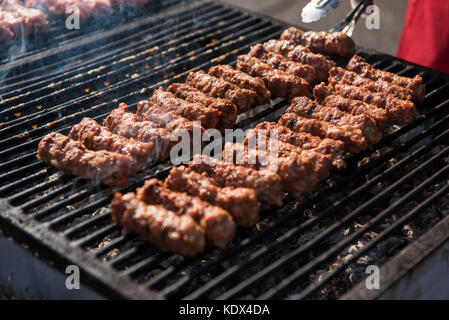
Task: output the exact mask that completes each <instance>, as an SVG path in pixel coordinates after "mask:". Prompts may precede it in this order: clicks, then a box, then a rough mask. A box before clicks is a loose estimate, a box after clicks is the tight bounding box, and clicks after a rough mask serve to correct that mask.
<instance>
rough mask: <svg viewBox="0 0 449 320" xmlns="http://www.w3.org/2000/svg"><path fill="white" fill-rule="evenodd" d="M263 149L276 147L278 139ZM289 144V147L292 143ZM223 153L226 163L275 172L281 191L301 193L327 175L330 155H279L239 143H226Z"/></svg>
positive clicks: (307, 151)
mask: <svg viewBox="0 0 449 320" xmlns="http://www.w3.org/2000/svg"><path fill="white" fill-rule="evenodd" d="M271 143H272V144H273V145H274V144H275V145H276V146H275V147H272V146H271V145H269V146H268V147H267V150H273V149H274V148H278V147H279V144H281V143H279V142H278V141H274V140H270V141H269V144H271ZM292 147H293V146H292ZM223 156H224V159H225V161H226V162H229V163H233V164H239V165H242V166H248V167H250V168H253V169H255V170H268V171H271V172H273V173H276V174H277V175H278V176H279V177H280V178H281V181H282V187H283V189H284V190H285V191H289V192H294V193H302V192H306V191H310V190H312V189H314V188H315V187H316V185H317V184H318V182H320V181H321V180H322V179H324V178H326V177H327V176H328V175H329V165H330V156H327V157H326V156H325V155H322V154H318V153H316V152H313V151H309V150H303V151H302V152H301V154H293V153H290V152H285V151H284V152H283V153H282V154H281V156H278V155H276V154H272V153H270V152H268V151H264V150H260V149H251V148H248V147H246V146H245V145H243V144H240V143H231V142H228V143H226V145H225V149H224V151H223Z"/></svg>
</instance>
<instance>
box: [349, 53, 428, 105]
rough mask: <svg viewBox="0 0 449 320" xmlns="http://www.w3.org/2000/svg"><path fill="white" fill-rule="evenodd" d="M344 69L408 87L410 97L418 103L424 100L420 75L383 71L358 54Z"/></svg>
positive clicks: (423, 88) (424, 88) (424, 87)
mask: <svg viewBox="0 0 449 320" xmlns="http://www.w3.org/2000/svg"><path fill="white" fill-rule="evenodd" d="M346 69H348V70H349V71H354V72H355V73H357V74H359V75H360V76H362V77H365V78H369V79H372V80H384V81H386V82H389V83H394V84H397V85H398V86H401V87H403V88H407V89H410V90H411V91H412V98H413V100H414V101H416V102H418V103H422V102H424V99H425V97H426V86H425V85H424V84H423V81H422V78H421V77H420V76H415V77H414V78H408V77H402V76H399V75H397V74H395V73H392V72H388V71H383V70H379V69H376V68H374V67H373V66H372V65H370V64H369V63H367V62H366V61H365V60H364V59H363V58H362V57H360V56H353V57H352V59H351V60H350V61H349V62H348V65H347V66H346Z"/></svg>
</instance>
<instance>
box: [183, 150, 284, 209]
mask: <svg viewBox="0 0 449 320" xmlns="http://www.w3.org/2000/svg"><path fill="white" fill-rule="evenodd" d="M189 169H191V170H193V171H195V172H198V173H204V172H205V173H206V174H207V175H208V176H209V177H210V178H212V179H214V180H215V181H216V182H217V183H218V184H219V185H220V187H237V188H240V187H241V188H252V189H254V190H255V191H256V193H257V197H258V199H259V201H261V202H262V203H264V204H267V205H276V206H281V205H282V185H281V179H280V177H279V176H278V175H277V174H275V173H273V172H270V171H267V170H262V171H257V170H254V169H251V168H246V167H243V166H236V165H234V164H232V163H226V162H223V161H220V160H217V159H215V158H211V157H208V156H204V155H195V156H194V157H193V160H192V161H191V162H190V164H189Z"/></svg>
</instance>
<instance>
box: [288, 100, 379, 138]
mask: <svg viewBox="0 0 449 320" xmlns="http://www.w3.org/2000/svg"><path fill="white" fill-rule="evenodd" d="M285 113H296V114H297V115H299V116H302V117H306V118H313V119H317V120H321V121H327V122H330V123H333V124H335V125H347V126H350V127H353V128H357V129H360V130H361V131H362V134H363V136H364V137H365V139H366V142H367V143H368V144H371V145H374V144H377V143H379V141H380V140H381V139H382V133H381V132H380V131H379V128H378V127H377V123H376V121H374V119H373V118H371V117H370V116H367V115H365V114H360V115H351V114H349V113H346V112H344V111H341V110H340V109H337V108H331V107H325V106H322V105H319V104H317V103H316V102H315V101H312V100H310V99H309V98H307V97H298V98H295V99H293V101H292V103H291V105H290V107H288V108H287V110H286V111H285Z"/></svg>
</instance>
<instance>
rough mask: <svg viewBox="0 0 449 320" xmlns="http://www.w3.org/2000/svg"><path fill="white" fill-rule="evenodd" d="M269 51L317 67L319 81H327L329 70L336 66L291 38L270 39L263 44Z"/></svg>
mask: <svg viewBox="0 0 449 320" xmlns="http://www.w3.org/2000/svg"><path fill="white" fill-rule="evenodd" d="M263 46H264V47H265V49H267V50H268V51H271V52H274V53H278V54H281V55H283V56H284V57H286V58H287V59H290V60H292V61H295V62H299V63H302V64H308V65H311V66H313V67H314V68H315V69H316V76H317V80H318V81H325V80H326V79H327V77H328V76H329V70H330V69H332V68H333V67H335V62H333V61H330V60H328V59H327V58H326V57H325V56H323V55H322V54H317V53H313V52H312V51H310V50H309V49H308V48H307V47H304V46H300V45H295V43H294V42H293V41H289V40H269V41H267V42H265V43H264V44H263Z"/></svg>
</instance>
